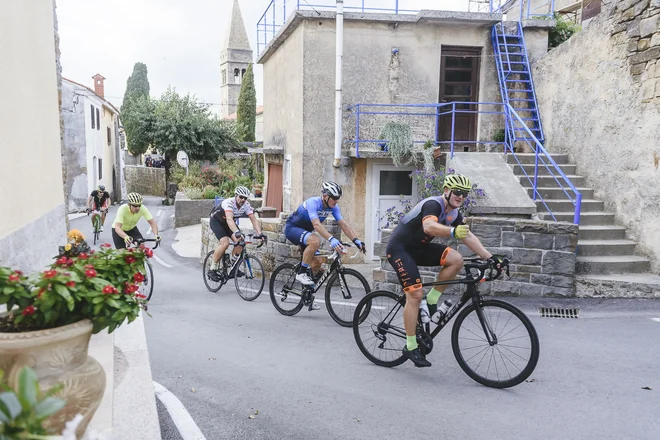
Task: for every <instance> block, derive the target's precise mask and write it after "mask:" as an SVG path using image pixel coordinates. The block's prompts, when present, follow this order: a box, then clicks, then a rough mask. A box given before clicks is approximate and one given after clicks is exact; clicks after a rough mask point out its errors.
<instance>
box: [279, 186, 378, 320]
mask: <svg viewBox="0 0 660 440" xmlns="http://www.w3.org/2000/svg"><path fill="white" fill-rule="evenodd" d="M341 195H342V190H341V186H339V185H337V184H336V183H335V182H323V185H322V190H321V197H311V198H309V199H307V200H305V201H304V202H303V203H302V205H300V206H299V207H298V209H297V210H296V211H295V212H294V213H293V214H291V216H290V217H289V218H288V219H287V221H286V226H285V227H284V235H286V238H287V239H288V240H289V241H290V242H292V243H294V244H297V245H299V246H300V247H302V248H303V249H304V250H303V258H302V264H301V265H300V268H299V269H298V274H297V275H296V279H297V280H298V281H300V282H301V283H302V284H306V285H313V284H314V280H313V276H312V271H313V272H314V273H316V272H318V270H319V268H320V266H321V262H320V260H319V259H318V258H314V255H315V254H316V252H317V251H318V249H319V247H320V246H321V239H320V238H319V237H318V236H317V235H314V234H312V232H316V233H317V234H318V235H320V236H321V237H322V238H324V239H326V240H328V241H329V242H330V246H332V248H333V249H334V250H336V251H338V252H341V251H342V250H343V249H344V247H343V246H342V244H341V242H340V241H339V240H337V239H336V238H335V237H333V236H332V235H331V234H330V233H329V232H328V230H327V229H325V227H324V226H323V222H324V221H325V219H326V218H328V217H329V216H330V214H332V216H333V217H334V218H335V220H337V223H338V224H339V227H340V228H341V230H342V231H343V232H344V234H346V235H347V236H348V237H349V238H350V239H351V240H352V241H353V243H355V246H357V248H358V249H360V250H361V251H362V252H364V253H366V251H367V247H366V245H365V243H363V242H362V241H360V240H359V239H358V238H357V236H356V234H355V231H353V228H351V227H350V226H349V224H348V223H346V221H345V220H344V218H343V217H342V215H341V211H340V210H339V205H337V201H338V200H339V198H340V197H341ZM313 309H314V310H318V309H319V306H318V305H316V304H314V305H313Z"/></svg>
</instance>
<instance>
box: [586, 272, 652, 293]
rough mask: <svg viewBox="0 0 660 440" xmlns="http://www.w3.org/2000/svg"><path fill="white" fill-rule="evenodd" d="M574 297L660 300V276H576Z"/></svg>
mask: <svg viewBox="0 0 660 440" xmlns="http://www.w3.org/2000/svg"><path fill="white" fill-rule="evenodd" d="M575 281H576V283H575V284H576V295H577V296H578V297H597V298H660V276H658V275H655V274H652V273H638V274H628V273H626V274H608V275H576V277H575Z"/></svg>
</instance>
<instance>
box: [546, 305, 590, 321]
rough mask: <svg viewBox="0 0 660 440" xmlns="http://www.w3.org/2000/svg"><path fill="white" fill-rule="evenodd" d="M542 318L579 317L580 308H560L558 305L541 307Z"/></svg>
mask: <svg viewBox="0 0 660 440" xmlns="http://www.w3.org/2000/svg"><path fill="white" fill-rule="evenodd" d="M539 314H540V315H541V318H575V319H577V318H579V317H580V309H560V308H557V307H540V308H539Z"/></svg>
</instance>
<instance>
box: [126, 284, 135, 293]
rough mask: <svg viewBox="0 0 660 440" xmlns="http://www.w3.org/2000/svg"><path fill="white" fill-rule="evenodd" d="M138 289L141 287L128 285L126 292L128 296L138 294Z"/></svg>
mask: <svg viewBox="0 0 660 440" xmlns="http://www.w3.org/2000/svg"><path fill="white" fill-rule="evenodd" d="M138 289H139V287H138V286H136V285H135V284H126V288H125V289H124V292H125V293H126V294H131V293H135V292H137V291H138Z"/></svg>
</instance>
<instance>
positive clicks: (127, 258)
mask: <svg viewBox="0 0 660 440" xmlns="http://www.w3.org/2000/svg"><path fill="white" fill-rule="evenodd" d="M124 261H126V264H133V263H135V262H136V261H137V260H136V259H135V257H134V256H133V255H125V256H124Z"/></svg>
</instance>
